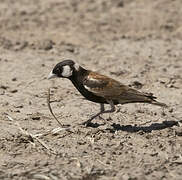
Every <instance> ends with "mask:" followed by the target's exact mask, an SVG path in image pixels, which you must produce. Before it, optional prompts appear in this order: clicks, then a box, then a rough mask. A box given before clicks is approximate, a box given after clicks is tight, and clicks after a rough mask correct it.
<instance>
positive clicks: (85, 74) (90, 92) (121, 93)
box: [48, 59, 167, 125]
mask: <svg viewBox="0 0 182 180" xmlns="http://www.w3.org/2000/svg"><path fill="white" fill-rule="evenodd" d="M52 78H66V79H69V80H70V81H71V82H72V83H73V85H74V86H75V87H76V89H77V90H78V91H79V92H80V94H81V95H82V96H84V98H85V99H86V100H89V101H92V102H95V103H99V104H100V111H99V112H98V113H97V114H95V115H93V116H92V117H90V118H89V119H88V120H87V121H85V122H83V123H82V124H84V125H88V124H90V123H91V121H92V120H93V119H95V118H96V117H97V116H100V115H101V114H103V113H112V112H114V111H115V110H116V108H115V105H117V104H122V105H123V104H127V103H148V104H153V105H157V106H161V107H167V105H166V104H165V103H162V102H159V101H157V100H156V99H157V98H156V97H155V96H154V95H153V93H145V92H140V91H138V90H136V89H134V88H131V87H129V86H127V85H124V84H122V83H121V82H119V81H117V80H114V79H112V78H110V77H108V76H105V75H102V74H100V73H98V72H94V71H91V70H87V69H85V68H84V67H82V66H80V65H79V64H78V63H76V62H74V61H73V60H71V59H66V60H63V61H61V62H59V63H58V64H56V65H55V67H54V68H53V70H52V71H51V72H50V74H49V75H48V79H52ZM104 104H109V105H110V109H109V110H105V107H104Z"/></svg>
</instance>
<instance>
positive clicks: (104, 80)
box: [83, 72, 156, 104]
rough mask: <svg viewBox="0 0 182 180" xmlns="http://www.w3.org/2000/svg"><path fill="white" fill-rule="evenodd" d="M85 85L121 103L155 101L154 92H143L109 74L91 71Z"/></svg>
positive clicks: (92, 90) (100, 94) (95, 92)
mask: <svg viewBox="0 0 182 180" xmlns="http://www.w3.org/2000/svg"><path fill="white" fill-rule="evenodd" d="M83 84H84V87H85V88H86V89H87V90H89V91H90V92H92V93H93V94H95V95H97V96H101V97H104V98H106V99H111V100H117V101H118V102H119V103H121V104H124V103H132V102H148V103H151V102H153V101H155V99H156V97H154V96H153V94H152V93H143V92H139V91H137V90H135V89H132V88H130V87H128V86H125V85H123V84H121V83H120V82H118V81H116V80H114V79H111V78H109V77H107V76H104V75H101V74H98V73H95V72H90V73H89V74H88V76H87V78H85V80H84V82H83Z"/></svg>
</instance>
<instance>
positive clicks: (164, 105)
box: [150, 100, 168, 107]
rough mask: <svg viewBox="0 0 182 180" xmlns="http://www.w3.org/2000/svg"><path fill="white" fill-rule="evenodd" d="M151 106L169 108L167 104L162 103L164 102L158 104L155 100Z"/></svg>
mask: <svg viewBox="0 0 182 180" xmlns="http://www.w3.org/2000/svg"><path fill="white" fill-rule="evenodd" d="M150 103H151V104H154V105H156V106H161V107H168V106H167V105H166V104H165V103H162V102H158V101H156V100H153V101H151V102H150Z"/></svg>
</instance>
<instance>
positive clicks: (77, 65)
mask: <svg viewBox="0 0 182 180" xmlns="http://www.w3.org/2000/svg"><path fill="white" fill-rule="evenodd" d="M73 66H74V68H75V70H76V71H78V70H79V68H80V65H79V64H77V63H75V64H74V65H73Z"/></svg>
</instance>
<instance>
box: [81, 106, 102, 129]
mask: <svg viewBox="0 0 182 180" xmlns="http://www.w3.org/2000/svg"><path fill="white" fill-rule="evenodd" d="M104 112H105V109H104V104H100V111H99V112H98V113H97V114H95V115H93V116H92V117H91V118H89V119H88V120H87V121H85V122H83V123H82V124H83V125H87V124H89V123H90V122H91V121H92V120H93V119H95V118H96V117H97V116H100V115H101V114H102V113H104Z"/></svg>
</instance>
